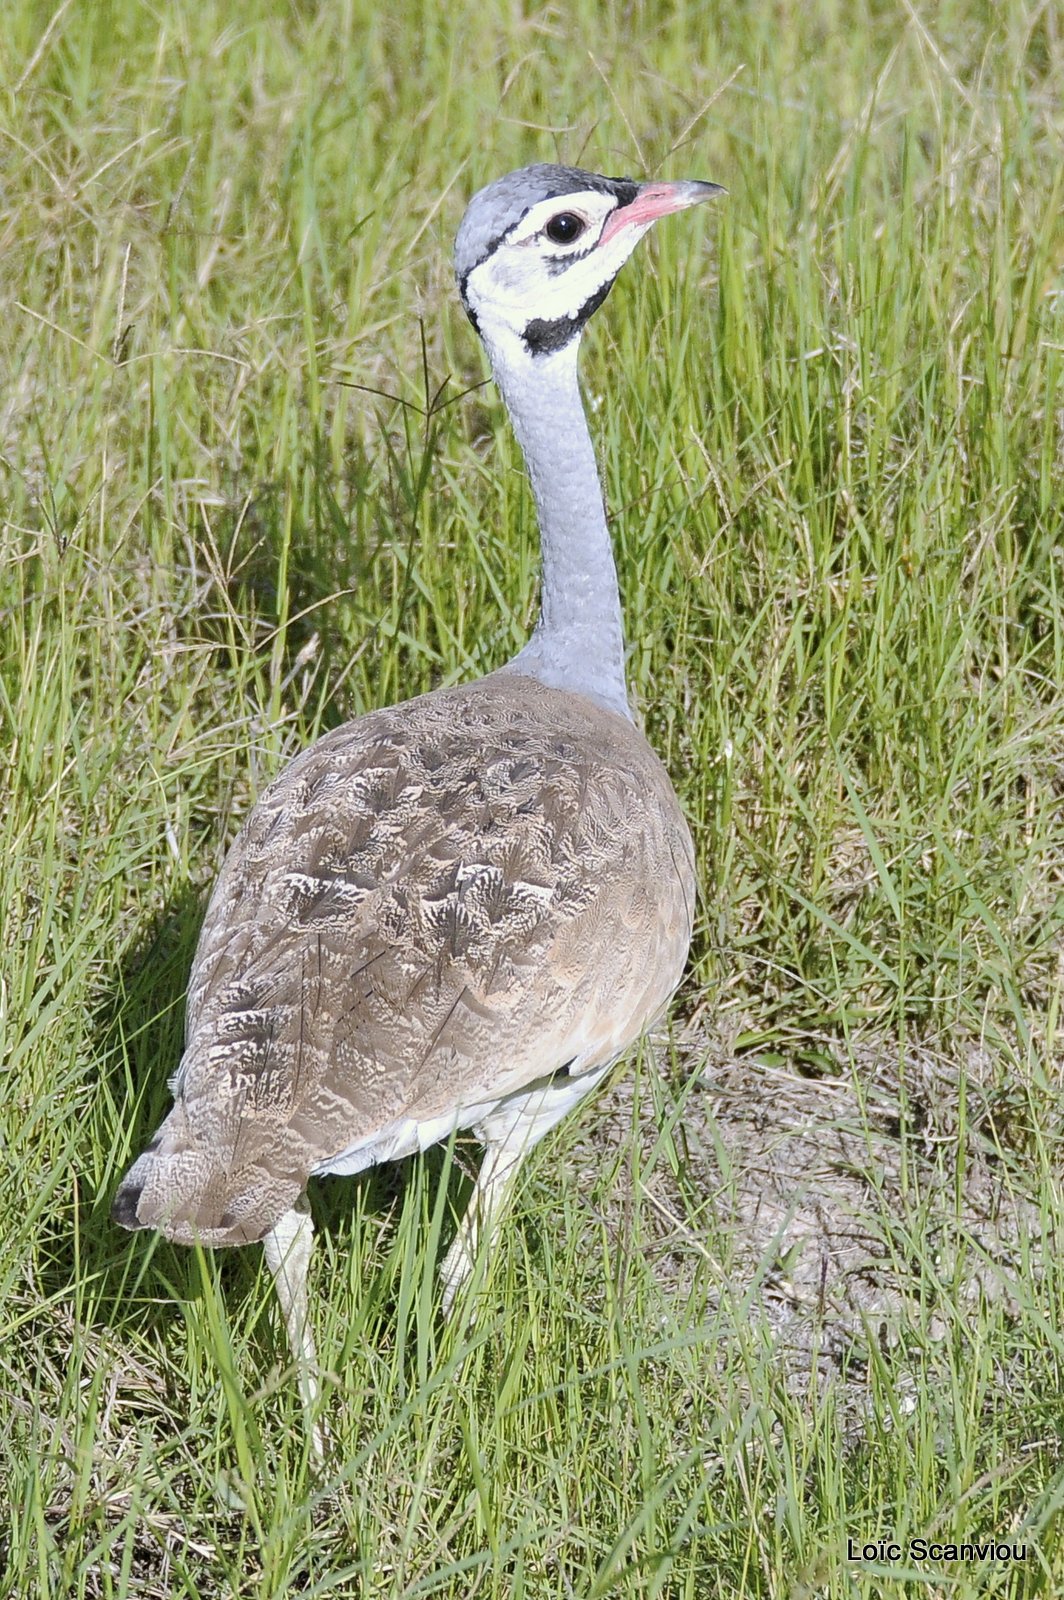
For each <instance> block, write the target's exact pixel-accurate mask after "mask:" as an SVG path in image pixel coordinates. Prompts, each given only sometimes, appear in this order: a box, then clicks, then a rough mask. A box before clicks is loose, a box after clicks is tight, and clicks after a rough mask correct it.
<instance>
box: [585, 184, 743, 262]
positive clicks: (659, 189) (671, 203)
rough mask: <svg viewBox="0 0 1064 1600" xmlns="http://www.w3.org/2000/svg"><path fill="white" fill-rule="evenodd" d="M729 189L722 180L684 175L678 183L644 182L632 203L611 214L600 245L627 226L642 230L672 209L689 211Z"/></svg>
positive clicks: (619, 207)
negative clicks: (720, 181)
mask: <svg viewBox="0 0 1064 1600" xmlns="http://www.w3.org/2000/svg"><path fill="white" fill-rule="evenodd" d="M726 193H727V190H726V189H722V188H721V186H720V184H719V183H700V182H698V180H697V179H694V178H681V179H679V180H678V181H677V182H676V183H644V184H642V185H641V186H640V190H639V193H638V194H637V195H636V197H635V199H634V200H633V201H632V202H631V204H630V205H627V206H618V207H617V210H616V211H613V212H611V213H610V215H609V217H607V219H606V226H605V227H604V228H603V230H602V232H601V234H600V235H599V241H598V243H599V248H601V247H602V245H604V244H606V243H607V241H608V240H610V239H612V238H614V237H615V235H616V234H618V233H620V232H622V230H623V229H625V228H639V229H640V231H642V230H643V229H644V228H649V227H650V224H651V223H652V222H657V220H658V218H659V217H667V216H668V215H669V213H670V212H671V211H686V209H687V207H688V206H697V205H698V204H699V203H700V202H701V201H703V200H710V199H712V197H713V196H714V195H715V194H726Z"/></svg>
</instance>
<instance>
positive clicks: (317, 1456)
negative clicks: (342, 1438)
mask: <svg viewBox="0 0 1064 1600" xmlns="http://www.w3.org/2000/svg"><path fill="white" fill-rule="evenodd" d="M262 1244H263V1248H264V1250H265V1252H266V1265H267V1266H268V1267H269V1269H270V1272H271V1273H272V1275H273V1286H274V1288H275V1289H276V1290H277V1298H278V1300H279V1301H280V1302H281V1314H282V1316H283V1317H284V1325H285V1330H286V1332H287V1334H288V1343H289V1346H290V1348H291V1351H292V1357H293V1360H294V1361H295V1368H296V1380H297V1382H298V1384H299V1398H300V1399H301V1400H302V1402H303V1411H304V1413H305V1415H306V1419H307V1428H308V1430H309V1432H310V1448H311V1453H312V1455H313V1456H314V1460H315V1461H316V1462H317V1463H318V1465H320V1464H321V1463H322V1462H323V1461H324V1459H325V1448H324V1442H323V1439H322V1431H321V1427H320V1425H319V1423H318V1421H317V1409H318V1399H319V1396H320V1393H321V1389H320V1385H319V1382H318V1356H317V1351H316V1350H315V1349H314V1335H313V1334H312V1333H311V1331H310V1319H309V1317H308V1315H307V1269H308V1267H309V1266H310V1253H311V1250H312V1249H313V1247H314V1223H313V1220H312V1218H311V1215H310V1206H309V1205H308V1203H307V1197H306V1195H305V1194H301V1195H300V1196H299V1199H298V1200H297V1201H296V1203H295V1205H294V1206H293V1207H292V1209H291V1210H290V1211H286V1212H285V1214H284V1216H283V1217H281V1219H280V1220H279V1221H278V1222H277V1224H276V1225H275V1226H274V1227H273V1228H271V1229H270V1231H269V1233H268V1234H267V1235H266V1237H265V1238H264V1239H263V1241H262Z"/></svg>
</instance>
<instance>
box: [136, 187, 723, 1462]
mask: <svg viewBox="0 0 1064 1600" xmlns="http://www.w3.org/2000/svg"><path fill="white" fill-rule="evenodd" d="M722 192H723V191H722V190H721V188H720V186H719V185H717V184H713V183H705V182H700V181H692V180H681V181H674V182H666V181H658V180H651V181H637V180H634V179H631V178H608V177H603V176H601V175H600V174H598V173H594V172H587V171H583V170H581V169H579V168H574V167H567V166H561V165H555V164H547V163H537V164H535V165H532V166H526V167H523V168H521V169H520V170H518V171H515V172H511V173H508V174H507V175H506V176H504V177H500V178H498V179H496V180H495V181H494V182H492V183H489V184H488V185H487V186H486V187H485V188H483V189H481V190H480V191H479V192H478V193H476V194H475V195H474V196H473V198H472V199H471V200H470V202H469V204H468V207H467V209H466V212H465V215H464V217H463V219H462V221H461V225H460V227H459V230H458V233H457V237H456V240H455V247H454V267H455V274H456V277H457V282H458V290H459V295H460V297H461V301H462V304H463V306H464V308H465V311H466V313H467V315H468V317H469V320H470V322H471V323H472V325H473V328H474V329H475V330H476V332H477V334H478V335H479V336H480V339H481V341H482V343H483V345H484V346H485V348H486V351H487V355H488V359H489V362H490V366H491V370H492V374H493V376H494V379H495V382H496V385H497V387H498V389H499V391H500V392H501V395H502V399H503V402H504V404H505V406H506V409H507V411H508V413H509V416H510V420H511V422H512V425H513V428H514V430H515V432H516V435H517V439H518V443H519V445H520V448H521V450H522V452H523V455H524V459H525V463H526V466H527V471H528V476H529V478H530V480H531V488H532V494H533V498H534V501H535V505H536V509H537V514H538V521H539V530H540V545H541V573H540V606H539V616H538V620H537V622H536V624H535V627H534V629H533V631H532V633H531V636H530V637H529V639H528V642H527V643H526V644H525V645H524V647H523V648H522V649H521V650H520V651H519V652H518V653H517V655H515V656H514V657H513V659H512V660H510V661H508V662H507V663H506V664H505V665H503V666H501V667H499V668H498V669H497V670H495V671H492V672H489V673H488V674H487V675H485V676H483V677H481V678H479V679H477V680H475V681H472V682H464V683H458V684H455V685H450V686H445V687H441V688H437V689H435V690H433V691H431V692H429V693H426V694H422V695H420V696H418V697H417V698H414V699H410V700H408V701H406V702H404V703H401V704H398V705H394V706H390V707H385V708H381V709H377V710H372V711H369V712H367V713H365V714H363V715H361V716H359V717H357V718H355V719H354V720H352V721H349V722H347V723H345V724H343V725H342V726H339V727H337V728H335V729H333V730H332V731H330V732H328V733H326V734H325V735H324V736H323V737H322V738H320V739H318V740H317V741H316V742H315V743H313V744H312V745H310V746H309V747H307V748H306V749H304V750H303V751H301V752H300V753H299V754H298V755H296V757H295V758H294V759H293V760H292V761H291V762H290V763H289V764H288V765H287V766H286V767H284V768H283V770H282V771H281V772H280V774H279V775H278V776H277V777H276V778H274V780H273V781H272V782H271V783H270V784H269V785H268V786H267V787H266V789H265V790H264V791H263V793H262V795H261V797H260V798H259V800H258V802H257V803H256V804H255V806H254V807H253V809H252V810H251V812H250V815H249V816H248V817H247V820H246V821H245V822H244V825H243V827H242V829H241V830H240V832H239V834H238V836H237V838H236V839H235V841H234V843H233V845H232V847H231V849H230V850H229V853H228V855H227V857H226V859H225V862H224V864H223V866H222V869H221V872H220V874H219V876H218V879H217V881H216V883H215V886H214V889H213V892H212V894H211V896H210V899H209V903H208V906H207V910H206V914H205V917H204V921H203V925H202V930H201V933H200V938H199V943H198V947H197V950H196V954H195V958H194V961H193V965H192V969H191V974H190V979H189V987H188V997H187V1014H186V1033H185V1048H184V1052H183V1054H182V1057H181V1060H180V1063H179V1065H178V1067H177V1071H176V1073H175V1075H174V1076H173V1078H172V1079H171V1082H170V1088H171V1090H172V1094H173V1108H172V1110H171V1111H170V1112H169V1115H168V1116H167V1117H166V1118H165V1120H164V1121H163V1122H162V1124H161V1126H160V1127H159V1129H158V1131H157V1132H156V1133H155V1135H154V1137H153V1138H152V1139H151V1140H150V1141H149V1143H148V1145H147V1147H146V1149H145V1150H144V1152H143V1154H141V1155H140V1156H139V1158H138V1159H137V1160H136V1161H135V1162H134V1163H133V1165H132V1166H131V1167H130V1169H129V1171H128V1172H127V1174H126V1176H125V1177H124V1178H123V1180H122V1182H121V1184H120V1186H119V1188H118V1190H117V1193H116V1195H115V1199H114V1203H113V1208H112V1215H113V1217H114V1219H115V1221H116V1222H118V1223H120V1224H121V1225H122V1226H123V1227H125V1228H129V1229H141V1228H154V1229H157V1230H158V1231H159V1232H160V1233H162V1234H163V1235H164V1236H165V1237H167V1238H168V1239H170V1240H173V1241H176V1242H178V1243H181V1244H186V1245H194V1244H200V1245H203V1246H210V1247H222V1246H229V1245H245V1244H251V1243H255V1242H261V1243H262V1244H263V1246H264V1251H265V1258H266V1262H267V1265H268V1267H269V1270H270V1273H271V1274H272V1278H273V1283H274V1286H275V1288H276V1291H277V1297H278V1300H279V1302H280V1307H281V1312H282V1316H283V1320H284V1324H285V1328H286V1332H287V1337H288V1341H289V1346H290V1349H291V1353H292V1357H293V1364H294V1368H295V1373H296V1378H297V1382H298V1387H299V1393H300V1395H301V1398H302V1402H303V1405H304V1408H305V1411H306V1414H307V1418H308V1425H309V1427H310V1431H311V1437H312V1444H313V1448H314V1451H315V1454H316V1455H318V1456H320V1454H321V1450H322V1444H321V1438H322V1435H321V1432H320V1429H319V1427H318V1422H317V1420H316V1418H317V1414H318V1410H319V1408H320V1377H319V1372H318V1366H317V1355H316V1349H315V1342H314V1338H313V1333H312V1330H311V1326H310V1318H309V1311H308V1288H307V1281H308V1269H309V1264H310V1260H311V1251H312V1244H313V1221H312V1217H311V1212H310V1207H309V1202H308V1199H307V1185H308V1180H309V1179H311V1178H317V1177H322V1176H325V1175H328V1174H351V1173H357V1172H361V1171H362V1170H363V1169H365V1168H367V1167H369V1166H372V1165H374V1164H375V1163H378V1162H383V1161H392V1160H397V1159H399V1158H402V1157H405V1156H408V1155H410V1154H412V1153H414V1152H415V1151H418V1150H424V1149H426V1148H427V1147H429V1146H431V1145H433V1144H436V1143H438V1142H440V1141H444V1140H446V1139H448V1138H449V1137H450V1136H451V1135H452V1134H454V1133H456V1132H463V1131H464V1132H471V1133H472V1134H473V1135H474V1136H475V1137H476V1139H477V1140H479V1142H480V1143H481V1144H482V1146H483V1148H484V1155H483V1160H482V1164H481V1166H480V1169H479V1175H478V1176H477V1178H476V1181H475V1184H474V1188H473V1192H472V1195H471V1197H470V1201H469V1205H468V1208H467V1210H466V1211H465V1214H464V1216H463V1218H462V1220H461V1222H460V1224H459V1226H458V1229H457V1232H456V1234H455V1237H454V1239H453V1242H452V1243H451V1245H450V1248H449V1249H448V1250H447V1252H446V1254H445V1256H444V1259H443V1261H442V1263H441V1265H440V1269H439V1271H440V1276H441V1278H442V1284H443V1288H442V1303H443V1308H444V1311H445V1312H449V1311H450V1310H451V1308H452V1307H453V1305H454V1304H455V1301H456V1298H457V1296H458V1293H459V1290H460V1289H461V1287H462V1285H463V1284H464V1283H465V1282H466V1280H467V1279H468V1277H469V1275H470V1273H471V1270H472V1268H473V1265H474V1262H475V1261H476V1260H477V1259H478V1252H479V1251H483V1252H484V1254H485V1256H490V1254H491V1253H492V1251H493V1250H494V1248H495V1243H496V1238H497V1233H498V1228H499V1224H500V1220H501V1217H502V1215H503V1212H504V1210H505V1206H506V1201H507V1199H508V1197H509V1196H510V1194H511V1192H512V1190H513V1185H514V1180H515V1178H516V1175H517V1173H518V1171H519V1169H520V1167H521V1164H522V1162H523V1160H524V1158H525V1157H526V1156H527V1155H528V1153H529V1151H530V1150H531V1149H532V1148H533V1147H534V1146H535V1145H536V1144H537V1143H538V1141H539V1140H540V1139H541V1138H542V1137H543V1136H544V1135H545V1134H546V1133H547V1132H548V1131H549V1130H550V1129H551V1128H552V1127H553V1126H554V1125H555V1124H556V1123H557V1122H558V1121H559V1120H560V1119H561V1118H563V1117H564V1116H565V1115H566V1114H567V1113H568V1112H570V1111H571V1110H572V1109H573V1108H574V1107H575V1106H576V1105H577V1104H578V1103H579V1102H580V1101H582V1100H583V1099H584V1098H585V1096H586V1095H588V1094H590V1093H591V1091H592V1090H593V1089H594V1088H595V1087H596V1086H597V1085H598V1084H599V1083H600V1082H601V1081H602V1079H603V1078H604V1077H605V1075H606V1074H607V1073H608V1072H609V1070H610V1068H611V1067H612V1066H613V1064H614V1063H615V1062H616V1061H617V1060H618V1058H619V1057H620V1056H621V1055H623V1053H624V1052H625V1051H626V1050H627V1049H628V1048H629V1046H631V1045H632V1044H633V1043H634V1042H635V1041H636V1040H637V1039H638V1038H639V1037H640V1036H641V1035H642V1034H643V1032H644V1031H645V1030H646V1029H647V1028H648V1027H649V1026H651V1025H652V1024H654V1023H655V1022H656V1021H657V1020H658V1019H659V1018H660V1017H661V1016H662V1015H663V1014H664V1012H665V1010H666V1008H667V1006H668V1003H669V1000H670V999H671V997H672V995H673V994H674V992H675V990H676V988H677V987H678V985H679V982H680V979H681V976H682V974H683V971H684V967H685V964H686V960H687V956H688V950H689V946H690V942H691V936H692V927H693V919H694V913H695V863H694V850H693V845H692V839H691V834H690V830H689V828H688V825H687V822H686V821H685V818H684V815H683V812H682V810H681V808H680V805H679V802H678V800H677V797H676V794H675V792H674V790H673V786H672V784H671V782H670V780H669V776H668V773H667V772H666V770H665V767H664V766H663V764H662V762H661V761H660V760H659V758H658V756H657V755H656V754H655V752H654V751H653V749H652V748H651V746H650V744H649V743H648V741H647V739H646V738H645V736H644V734H643V732H642V731H641V729H640V727H639V726H638V724H637V721H636V719H635V716H634V714H633V710H632V706H631V703H630V701H629V696H628V691H627V687H626V681H625V640H624V630H623V624H622V614H621V605H620V598H619V593H618V585H617V575H616V569H615V564H614V557H613V550H612V545H611V540H610V534H609V530H608V527H607V521H606V513H605V508H604V505H603V497H602V490H601V485H600V480H599V474H598V469H597V466H596V461H595V452H594V447H593V444H592V441H591V437H590V434H589V431H588V426H587V421H586V417H585V412H584V407H583V404H582V401H581V395H580V388H579V380H578V371H577V352H578V348H579V344H580V339H581V335H582V333H583V330H584V328H585V326H586V324H587V321H588V319H589V317H590V316H591V315H592V313H593V312H594V311H595V310H596V309H597V308H598V307H599V306H600V305H601V304H602V302H603V301H604V300H605V298H606V296H607V295H608V293H609V291H610V289H611V287H612V285H613V282H614V280H615V278H616V277H617V274H618V272H619V271H620V269H621V267H622V266H623V264H624V262H625V261H626V260H627V258H628V256H629V255H630V254H631V253H632V251H633V250H634V248H635V246H636V244H637V243H638V242H639V240H640V239H641V238H642V236H643V235H644V234H645V233H646V232H647V230H648V229H649V228H650V227H651V226H652V225H653V224H654V223H655V222H657V221H658V220H659V218H661V217H664V216H667V215H668V214H670V213H672V212H677V211H681V210H684V209H686V208H688V207H690V206H693V205H695V204H698V203H700V202H702V201H704V200H707V199H709V198H710V197H711V196H713V195H715V194H719V193H722Z"/></svg>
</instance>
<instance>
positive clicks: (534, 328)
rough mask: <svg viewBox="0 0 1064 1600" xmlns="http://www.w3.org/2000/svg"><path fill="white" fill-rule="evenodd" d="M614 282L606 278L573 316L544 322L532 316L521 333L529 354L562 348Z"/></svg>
mask: <svg viewBox="0 0 1064 1600" xmlns="http://www.w3.org/2000/svg"><path fill="white" fill-rule="evenodd" d="M615 282H616V279H615V278H607V280H606V282H605V283H604V284H603V285H602V286H601V288H599V289H596V290H595V292H594V294H593V295H591V296H590V297H589V298H588V299H587V300H585V301H584V303H583V305H582V306H581V307H580V310H579V311H578V312H577V313H576V315H575V317H555V318H554V320H553V321H551V322H545V321H544V320H543V318H542V317H533V319H532V321H531V322H529V323H526V324H525V328H524V331H523V332H522V334H521V338H522V340H523V341H524V346H525V349H526V350H527V351H528V353H529V355H533V356H552V355H554V354H555V353H556V352H557V351H559V350H564V349H565V346H566V345H567V344H570V343H571V342H572V340H573V339H575V338H576V337H577V336H578V335H579V334H580V333H581V331H582V330H583V327H584V324H585V322H586V321H587V319H588V317H590V316H591V314H592V312H594V311H597V310H598V308H599V306H600V305H601V304H602V302H603V300H605V298H606V296H607V295H608V294H609V292H610V290H611V289H612V288H613V285H614V283H615Z"/></svg>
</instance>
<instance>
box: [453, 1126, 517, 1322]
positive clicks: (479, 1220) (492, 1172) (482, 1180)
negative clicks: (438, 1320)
mask: <svg viewBox="0 0 1064 1600" xmlns="http://www.w3.org/2000/svg"><path fill="white" fill-rule="evenodd" d="M527 1150H528V1146H527V1144H526V1143H524V1142H523V1141H522V1143H521V1144H519V1145H517V1144H506V1143H502V1144H496V1145H490V1144H489V1145H488V1148H487V1150H486V1151H485V1153H484V1160H483V1162H482V1163H481V1168H480V1172H479V1174H478V1176H477V1181H476V1183H475V1185H474V1186H473V1193H472V1194H471V1195H470V1197H469V1204H468V1205H467V1206H466V1209H465V1215H464V1216H463V1218H462V1220H461V1222H460V1223H459V1225H458V1232H457V1233H456V1234H455V1236H454V1238H453V1240H452V1241H451V1247H450V1249H449V1250H448V1252H447V1254H446V1255H445V1256H444V1258H443V1260H442V1262H441V1263H440V1278H441V1279H442V1281H443V1310H444V1314H445V1315H446V1316H449V1315H450V1313H451V1310H452V1309H453V1306H454V1302H455V1299H456V1297H457V1295H458V1291H459V1289H461V1287H462V1285H463V1284H464V1283H465V1281H466V1279H467V1278H468V1277H469V1274H470V1273H471V1272H472V1270H473V1263H474V1261H475V1260H476V1253H477V1250H478V1248H479V1246H480V1241H481V1239H482V1238H484V1239H485V1240H486V1241H487V1243H488V1244H490V1243H491V1240H492V1238H493V1237H494V1236H495V1234H496V1232H497V1231H498V1226H499V1222H500V1220H501V1217H502V1212H503V1210H504V1209H505V1205H506V1201H507V1200H508V1198H509V1195H510V1190H511V1188H512V1187H513V1181H514V1179H515V1178H516V1176H517V1170H518V1168H519V1167H520V1165H521V1161H522V1159H523V1157H524V1156H525V1155H526V1153H527Z"/></svg>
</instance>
